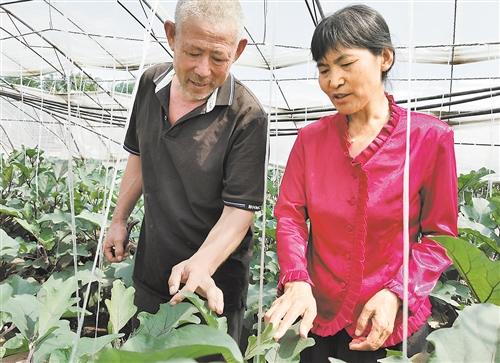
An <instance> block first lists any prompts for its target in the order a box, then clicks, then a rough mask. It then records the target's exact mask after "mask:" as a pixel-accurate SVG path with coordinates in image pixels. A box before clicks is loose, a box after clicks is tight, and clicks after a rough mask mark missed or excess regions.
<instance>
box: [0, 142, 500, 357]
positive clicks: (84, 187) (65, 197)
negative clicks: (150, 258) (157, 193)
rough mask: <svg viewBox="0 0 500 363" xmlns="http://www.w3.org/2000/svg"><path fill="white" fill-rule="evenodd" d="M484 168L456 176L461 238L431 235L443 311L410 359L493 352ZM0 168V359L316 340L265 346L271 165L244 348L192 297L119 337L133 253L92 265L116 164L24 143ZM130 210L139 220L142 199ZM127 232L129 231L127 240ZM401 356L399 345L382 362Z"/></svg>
mask: <svg viewBox="0 0 500 363" xmlns="http://www.w3.org/2000/svg"><path fill="white" fill-rule="evenodd" d="M490 173H492V171H490V170H486V169H481V170H479V171H477V172H475V171H473V172H471V173H470V174H468V175H461V176H460V177H459V190H458V193H459V201H460V205H459V208H460V211H459V212H460V213H459V215H460V217H459V221H458V223H459V237H458V238H452V237H443V236H436V237H435V239H436V241H438V242H439V243H441V244H442V245H443V246H444V247H445V248H446V249H447V252H448V254H449V256H450V258H451V259H452V260H453V264H452V266H451V267H450V268H449V269H448V270H447V271H445V273H443V275H442V278H441V280H440V281H439V283H438V285H437V286H436V288H435V289H434V291H433V294H432V296H431V297H432V302H433V305H434V308H435V310H436V311H441V312H442V315H443V316H445V318H444V319H438V318H437V317H435V316H433V317H432V319H431V320H430V323H431V324H432V327H433V329H435V331H434V332H432V333H431V334H430V335H429V337H428V340H429V342H431V344H432V346H433V348H434V350H433V351H432V352H422V353H421V354H419V355H417V356H416V357H411V358H410V361H414V362H417V361H420V362H444V361H473V360H477V359H479V358H480V359H482V360H484V361H495V359H496V360H498V354H499V353H498V352H499V351H500V349H499V344H500V343H499V342H500V337H499V332H500V327H499V324H500V323H499V322H498V319H496V320H495V319H492V317H498V316H500V311H499V309H500V307H499V305H500V296H499V295H500V275H499V273H500V266H499V263H500V262H499V259H500V253H499V251H500V248H499V246H500V238H499V224H500V184H498V183H493V185H492V187H491V186H489V185H488V183H487V182H486V181H484V177H485V176H487V175H488V174H490ZM0 175H1V180H0V251H1V254H0V324H1V325H2V330H1V331H0V359H1V358H2V357H7V356H9V355H12V354H19V353H22V354H24V358H25V362H28V363H31V362H70V361H71V362H121V361H124V362H129V361H148V362H164V361H166V360H168V361H173V362H175V361H178V362H181V361H182V362H190V361H192V362H195V361H196V359H198V358H201V357H207V356H210V357H212V356H213V357H215V358H214V359H216V360H225V361H228V362H242V363H244V362H254V363H265V362H298V361H299V358H300V352H301V351H302V350H303V349H305V348H306V347H308V346H311V345H312V344H314V341H313V340H312V339H305V340H304V339H301V338H300V336H299V335H298V331H297V329H298V325H294V326H293V327H292V328H291V329H290V330H289V331H288V333H287V334H286V335H285V337H284V338H282V339H281V340H280V341H279V342H275V341H274V339H273V338H272V337H273V333H274V331H275V330H274V328H273V327H272V326H271V325H269V326H264V324H263V322H262V319H261V318H260V315H259V313H260V312H261V311H266V310H267V309H268V308H269V306H270V305H271V303H272V301H273V300H274V298H275V297H276V289H277V283H278V278H279V266H278V263H277V256H276V220H275V219H274V215H273V212H274V205H275V203H276V199H277V195H278V188H279V182H280V178H281V173H276V172H270V173H269V175H268V185H267V191H268V194H267V198H266V203H265V208H264V209H263V210H262V211H261V212H260V213H257V214H256V217H255V220H254V230H255V247H254V256H253V259H252V262H251V265H250V276H251V277H250V286H249V292H248V299H247V306H248V308H247V311H246V314H245V322H244V323H245V331H244V336H245V338H246V339H245V340H246V341H247V344H246V346H245V347H244V349H243V350H241V349H242V347H237V346H236V343H235V342H234V341H233V340H232V339H231V337H230V336H229V335H227V333H226V323H225V319H224V318H220V317H218V316H217V315H216V314H215V313H213V312H211V311H210V310H209V309H208V307H207V304H206V302H205V301H204V300H202V299H201V298H199V297H198V296H196V295H194V294H186V298H187V299H186V301H185V302H182V303H180V304H177V305H176V306H174V307H171V306H170V305H169V304H163V305H162V306H161V308H160V310H159V311H158V313H156V314H148V313H145V312H141V313H139V315H138V318H139V321H140V326H139V328H138V329H137V330H136V331H134V332H132V333H131V334H130V335H125V334H124V333H123V328H124V327H125V326H126V324H127V323H128V321H129V320H130V318H131V317H132V316H133V315H134V314H135V312H136V307H135V306H134V304H133V292H134V288H133V287H132V280H131V274H132V268H133V263H134V260H133V256H129V258H128V259H127V260H126V261H124V262H122V263H120V264H108V263H105V264H102V265H100V266H96V265H95V262H94V261H95V260H96V254H97V252H98V251H97V246H98V242H99V240H100V239H101V238H102V236H101V226H102V225H103V224H105V222H106V221H105V215H106V212H105V211H106V209H107V203H108V201H111V205H110V206H109V210H110V213H109V214H110V215H111V214H112V211H113V207H114V203H115V201H116V198H117V196H116V193H115V192H114V191H111V189H112V188H111V187H112V182H113V178H114V176H115V175H116V176H117V185H118V183H119V180H120V177H121V172H116V173H115V171H114V169H113V168H111V167H106V166H104V165H103V163H101V162H98V161H93V160H80V159H72V160H70V161H69V160H61V159H56V158H45V157H44V153H43V151H41V150H38V149H27V148H23V149H22V150H18V151H13V152H12V153H11V154H9V155H2V157H1V159H0ZM113 189H114V190H117V188H113ZM110 193H112V194H111V195H110ZM132 217H133V218H134V219H142V217H143V215H142V205H141V203H139V205H138V207H137V208H136V210H134V212H133V216H132ZM137 236H138V231H137V230H133V231H132V234H131V240H135V239H136V238H137ZM84 306H85V309H83V307H84ZM82 321H83V322H84V323H83V324H82ZM259 331H260V332H261V334H258V332H259ZM257 336H258V337H257ZM458 341H460V347H459V348H457V344H456V342H458ZM242 352H244V353H242ZM403 360H404V359H403V358H402V357H401V352H388V357H387V358H385V359H384V361H387V362H391V361H403ZM331 361H332V362H336V361H338V360H333V359H332V360H331Z"/></svg>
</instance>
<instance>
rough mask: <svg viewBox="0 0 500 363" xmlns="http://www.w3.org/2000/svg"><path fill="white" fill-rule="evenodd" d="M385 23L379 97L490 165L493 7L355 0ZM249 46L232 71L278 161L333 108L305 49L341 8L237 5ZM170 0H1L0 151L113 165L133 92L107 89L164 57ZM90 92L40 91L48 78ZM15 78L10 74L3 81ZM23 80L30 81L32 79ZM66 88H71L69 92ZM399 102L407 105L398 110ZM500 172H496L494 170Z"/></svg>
mask: <svg viewBox="0 0 500 363" xmlns="http://www.w3.org/2000/svg"><path fill="white" fill-rule="evenodd" d="M361 2H363V3H366V4H367V5H370V6H372V7H374V8H375V9H377V10H378V11H379V12H380V13H381V14H382V15H383V16H384V18H385V19H386V21H387V23H388V24H389V27H390V29H391V33H392V34H393V42H394V45H395V46H396V48H397V54H396V61H397V64H396V66H395V67H394V68H393V70H392V71H391V74H390V75H389V81H390V82H389V88H388V91H389V92H390V93H392V94H393V95H394V96H395V99H396V100H397V101H401V102H402V103H403V105H404V104H405V103H406V104H407V103H408V99H409V98H412V99H415V101H413V102H412V103H411V104H410V106H411V107H417V108H418V109H419V110H421V111H422V112H430V113H432V114H434V115H437V116H438V117H441V118H442V119H443V120H444V121H446V122H449V123H450V124H451V125H452V127H453V128H454V130H455V135H456V136H455V141H456V152H457V165H458V170H459V172H461V173H462V172H463V173H465V172H468V171H470V170H471V169H478V168H480V167H482V166H485V167H488V168H491V169H494V170H496V171H497V172H498V171H499V169H500V130H499V122H498V121H499V112H500V98H499V95H500V92H499V91H500V61H499V58H500V25H499V24H500V21H499V19H500V4H499V1H497V0H495V1H491V0H476V1H467V0H443V1H427V0H414V1H410V0H407V1H391V0H386V1H361ZM241 3H242V5H243V8H244V11H245V16H246V22H245V25H246V34H245V36H246V37H247V38H248V39H249V44H248V46H247V48H246V49H245V51H244V53H243V55H242V57H241V58H240V59H239V60H238V62H237V63H236V64H235V65H234V66H233V68H232V71H233V73H234V74H235V76H236V77H237V78H239V79H240V80H242V81H243V82H244V83H245V84H247V85H248V86H249V87H250V89H252V91H253V92H254V93H255V94H256V96H257V97H258V98H259V99H260V100H261V102H262V103H263V105H265V107H266V108H267V109H268V112H269V116H270V117H269V119H270V125H271V127H270V128H271V156H270V161H271V163H273V164H276V165H279V166H284V165H285V163H286V159H287V157H288V152H289V150H290V147H291V145H292V143H293V140H294V139H295V134H296V132H297V130H298V128H300V127H302V126H304V125H306V124H307V123H310V122H314V121H315V120H317V119H318V118H319V117H320V116H321V115H324V114H326V113H331V112H333V111H332V105H331V104H330V101H329V100H328V98H327V97H326V96H325V95H324V94H323V93H322V92H321V90H320V89H319V86H318V85H317V81H316V73H317V72H316V68H315V64H314V62H312V61H311V57H310V51H309V42H310V38H311V35H312V33H313V30H314V27H315V24H316V23H317V22H318V21H319V20H320V19H321V17H322V16H323V15H324V14H328V13H331V12H333V11H335V10H337V9H339V8H341V7H343V6H345V5H347V4H349V3H350V2H346V1H327V0H291V1H280V0H262V1H261V0H241ZM175 4H176V1H155V0H115V1H111V0H101V1H97V0H94V1H79V0H17V1H15V0H1V1H0V39H1V43H0V53H1V60H0V119H1V125H0V144H1V149H0V152H2V153H3V152H9V151H10V150H12V149H17V148H20V146H21V145H26V146H29V147H33V146H35V145H40V148H41V149H43V150H44V151H45V153H46V154H48V155H56V156H66V155H67V154H68V149H69V150H70V152H71V153H72V154H74V155H75V156H79V157H83V158H99V159H104V160H109V161H116V160H118V161H119V160H123V159H124V158H126V157H127V153H126V152H125V151H124V150H123V148H122V146H121V143H122V141H123V137H124V131H125V126H126V122H127V117H128V111H129V109H130V106H131V103H132V96H131V95H129V94H124V93H120V92H118V91H117V90H116V86H117V85H119V84H122V83H123V82H133V80H134V79H135V78H136V77H138V76H139V75H140V74H141V73H142V71H144V69H146V68H147V67H149V66H150V65H152V64H156V63H160V62H165V61H170V60H171V59H172V52H171V51H170V48H169V47H168V44H167V42H166V39H165V36H164V31H163V22H164V21H165V20H172V19H173V14H174V8H175ZM50 75H52V77H54V78H57V79H62V80H66V81H67V82H71V81H75V82H76V81H78V80H77V78H78V77H82V76H83V77H88V78H89V79H90V80H93V81H95V83H96V84H97V85H98V86H99V87H98V88H97V89H96V90H93V91H88V90H84V89H78V87H77V88H76V90H75V89H73V90H71V91H70V92H68V90H67V89H63V90H61V89H59V90H57V91H56V90H54V89H52V90H41V89H39V88H36V87H29V86H21V85H19V84H17V83H19V82H17V81H15V80H16V79H17V80H19V77H21V79H24V80H27V79H31V80H33V79H34V80H37V79H38V80H43V79H44V78H46V77H47V76H50ZM12 77H14V78H12ZM30 77H31V78H30ZM74 88H75V87H74ZM407 105H408V104H407ZM497 175H498V174H497Z"/></svg>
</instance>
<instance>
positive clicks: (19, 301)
mask: <svg viewBox="0 0 500 363" xmlns="http://www.w3.org/2000/svg"><path fill="white" fill-rule="evenodd" d="M2 296H3V293H2ZM41 308H43V303H42V302H41V301H40V300H38V299H37V298H36V297H35V296H33V295H16V296H13V297H11V298H10V299H8V300H7V301H4V302H3V303H2V305H1V306H0V311H1V312H2V313H5V314H7V315H8V316H10V321H12V322H13V323H14V324H15V325H16V327H17V328H18V329H19V331H20V332H21V334H22V335H23V336H24V338H25V339H27V340H30V339H31V338H32V336H33V335H34V334H35V325H36V322H37V321H38V318H39V312H40V309H41Z"/></svg>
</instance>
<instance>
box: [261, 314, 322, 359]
mask: <svg viewBox="0 0 500 363" xmlns="http://www.w3.org/2000/svg"><path fill="white" fill-rule="evenodd" d="M299 326H300V321H299V322H297V323H295V324H294V325H292V326H291V327H290V329H288V331H287V332H286V334H285V335H284V336H283V337H282V338H281V339H280V340H279V348H277V349H276V348H275V349H271V350H270V351H269V352H268V353H267V354H266V360H267V361H268V362H276V363H278V362H299V359H300V355H299V354H300V352H302V351H303V350H304V349H306V348H307V347H311V346H313V345H314V343H315V342H314V339H313V338H307V339H303V338H302V337H301V336H300V335H299Z"/></svg>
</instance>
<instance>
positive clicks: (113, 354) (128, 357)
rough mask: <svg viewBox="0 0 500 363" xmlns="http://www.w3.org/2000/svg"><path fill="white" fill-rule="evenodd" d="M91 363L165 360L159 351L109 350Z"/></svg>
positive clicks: (184, 361) (189, 362)
mask: <svg viewBox="0 0 500 363" xmlns="http://www.w3.org/2000/svg"><path fill="white" fill-rule="evenodd" d="M91 362H92V363H110V362H113V363H130V362H147V363H165V358H164V357H163V354H162V352H161V351H155V352H147V353H139V352H129V351H126V350H116V349H111V348H105V349H102V350H101V351H100V352H99V353H98V354H97V355H96V356H95V357H93V359H92V361H91ZM168 363H196V360H194V359H191V358H179V359H169V360H168Z"/></svg>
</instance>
